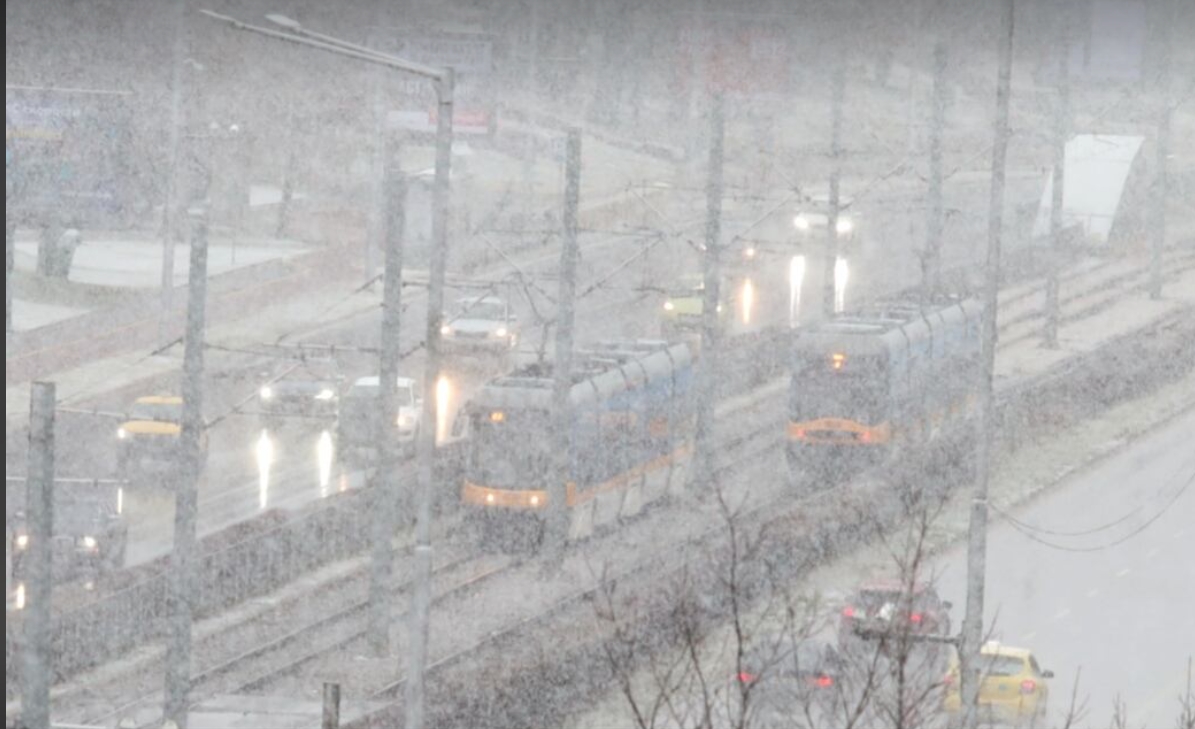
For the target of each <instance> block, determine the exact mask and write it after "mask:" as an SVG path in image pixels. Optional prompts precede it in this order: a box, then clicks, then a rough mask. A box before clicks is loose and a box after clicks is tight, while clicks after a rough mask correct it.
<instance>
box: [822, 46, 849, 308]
mask: <svg viewBox="0 0 1195 729" xmlns="http://www.w3.org/2000/svg"><path fill="white" fill-rule="evenodd" d="M830 86H831V88H830V209H829V210H828V211H827V212H828V216H827V219H826V261H825V266H824V268H825V272H824V274H823V276H824V277H825V278H824V280H823V282H822V286H823V288H822V291H823V296H822V313H824V314H825V316H826V318H827V319H828V318H830V317H831V316H833V315H834V302H835V298H836V297H835V286H834V267H835V263H836V262H837V260H838V207H839V204H840V198H839V178H840V176H841V175H842V105H843V97H844V96H845V95H846V65H845V61H844V59H843V57H842V55H841V52H839V55H838V56H837V58H836V59H835V60H834V71H833V72H832V77H831V82H830Z"/></svg>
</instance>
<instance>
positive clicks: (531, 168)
mask: <svg viewBox="0 0 1195 729" xmlns="http://www.w3.org/2000/svg"><path fill="white" fill-rule="evenodd" d="M528 1H529V3H530V6H531V27H530V28H528V30H527V32H528V34H529V39H528V43H527V53H528V59H527V85H528V91H529V92H530V93H531V96H532V97H533V98H534V97H535V95H536V94H537V93H538V92H539V83H538V81H539V3H540V0H528ZM538 150H539V144H538V142H537V140H536V139H535V137H534V136H533V135H532V134H530V133H528V134H527V143H526V145H525V147H524V149H523V187H524V192H523V221H524V223H523V225H524V228H526V229H527V230H530V229H531V228H532V224H531V220H532V217H533V213H534V210H535V167H536V160H537V158H538V156H539V155H538Z"/></svg>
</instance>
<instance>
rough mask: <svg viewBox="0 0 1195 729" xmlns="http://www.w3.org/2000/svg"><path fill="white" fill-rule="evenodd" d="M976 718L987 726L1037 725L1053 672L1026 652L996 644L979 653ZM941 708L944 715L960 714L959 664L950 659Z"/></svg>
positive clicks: (1044, 707)
mask: <svg viewBox="0 0 1195 729" xmlns="http://www.w3.org/2000/svg"><path fill="white" fill-rule="evenodd" d="M979 671H980V676H981V679H980V684H979V717H980V720H981V721H986V722H987V723H1012V724H1018V725H1030V726H1037V725H1040V724H1041V723H1042V722H1043V721H1044V720H1045V716H1046V706H1047V703H1048V700H1049V696H1050V687H1049V684H1048V683H1047V682H1046V680H1047V679H1051V678H1053V677H1054V672H1053V671H1043V670H1042V669H1041V667H1040V666H1039V665H1038V664H1037V659H1036V658H1035V657H1034V656H1033V653H1032V652H1031V651H1030V650H1029V649H1027V648H1015V647H1013V646H1008V645H1003V644H1001V643H997V642H995V641H990V642H988V643H985V644H984V646H983V648H982V649H981V650H980V665H979ZM945 684H946V694H945V697H944V698H943V708H944V709H945V710H946V711H947V713H951V714H958V713H961V712H962V698H961V696H960V695H959V662H958V655H957V653H956V654H954V655H952V656H951V661H950V670H949V672H948V673H947V674H946V678H945Z"/></svg>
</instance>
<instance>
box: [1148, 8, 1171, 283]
mask: <svg viewBox="0 0 1195 729" xmlns="http://www.w3.org/2000/svg"><path fill="white" fill-rule="evenodd" d="M1176 5H1177V3H1169V2H1163V3H1162V6H1163V9H1164V10H1168V11H1169V12H1168V15H1169V16H1170V17H1169V18H1167V19H1166V20H1167V21H1168V22H1163V23H1162V30H1161V32H1162V43H1161V45H1162V50H1161V53H1160V54H1159V56H1158V86H1159V87H1160V88H1159V92H1160V93H1159V94H1158V99H1159V102H1160V107H1161V108H1160V109H1159V111H1160V112H1161V113H1160V114H1159V119H1158V158H1157V163H1156V164H1157V169H1156V170H1155V171H1154V175H1155V177H1154V179H1155V182H1154V194H1153V200H1154V214H1153V215H1152V216H1151V217H1152V219H1153V231H1152V232H1153V236H1151V237H1152V241H1153V245H1152V246H1151V248H1152V251H1151V255H1150V262H1149V298H1151V299H1154V300H1155V301H1156V300H1157V299H1160V298H1162V253H1163V251H1164V249H1165V247H1166V198H1167V197H1169V195H1170V181H1169V179H1168V174H1167V167H1168V166H1169V162H1170V161H1169V157H1170V116H1171V106H1172V102H1171V99H1170V64H1171V58H1170V55H1171V53H1172V51H1173V49H1172V48H1171V43H1172V38H1173V33H1174V31H1173V30H1171V26H1172V25H1173V24H1174V21H1175V19H1176V17H1175V16H1176V13H1175V12H1174V9H1175V7H1176ZM1167 6H1169V7H1167Z"/></svg>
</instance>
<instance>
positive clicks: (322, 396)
mask: <svg viewBox="0 0 1195 729" xmlns="http://www.w3.org/2000/svg"><path fill="white" fill-rule="evenodd" d="M334 397H336V393H335V392H333V391H332V390H330V389H328V388H326V387H325V388H324V389H322V390H320V391H319V394H318V395H316V396H315V399H316V400H331V399H332V398H334Z"/></svg>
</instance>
